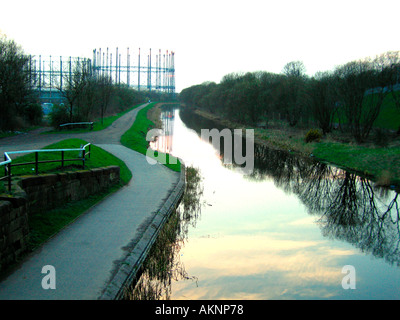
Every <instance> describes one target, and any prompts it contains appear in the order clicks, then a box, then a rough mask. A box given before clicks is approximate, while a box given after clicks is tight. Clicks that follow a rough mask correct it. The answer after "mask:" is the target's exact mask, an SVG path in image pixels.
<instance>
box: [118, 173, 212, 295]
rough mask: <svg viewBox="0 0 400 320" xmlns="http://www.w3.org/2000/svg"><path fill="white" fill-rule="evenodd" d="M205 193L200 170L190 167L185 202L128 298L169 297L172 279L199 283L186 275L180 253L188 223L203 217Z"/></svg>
mask: <svg viewBox="0 0 400 320" xmlns="http://www.w3.org/2000/svg"><path fill="white" fill-rule="evenodd" d="M202 195H203V184H202V178H201V174H200V171H199V169H196V168H192V167H187V168H186V186H185V193H184V196H183V198H182V201H181V203H180V204H179V206H178V208H176V210H175V211H174V212H173V213H172V214H171V217H170V218H169V220H168V221H167V223H166V224H165V225H164V227H163V228H162V230H161V232H160V234H159V236H158V238H157V240H156V242H155V243H154V245H153V247H152V248H151V250H150V252H149V255H148V257H147V258H146V260H145V262H144V264H143V267H142V270H141V275H140V277H139V279H138V281H136V282H135V283H133V284H132V285H131V287H130V288H129V289H128V290H127V291H126V294H125V299H127V300H163V299H169V298H170V294H171V281H172V280H176V281H178V280H181V279H187V280H192V281H196V282H197V278H196V277H195V276H189V275H188V274H187V272H186V270H185V267H184V265H183V263H182V262H181V261H180V255H179V252H180V250H181V248H182V247H183V246H184V244H185V242H186V240H187V237H188V228H189V226H193V227H195V226H196V222H197V220H198V219H199V217H200V214H201V208H202V206H203V205H204V201H202V200H201V199H202Z"/></svg>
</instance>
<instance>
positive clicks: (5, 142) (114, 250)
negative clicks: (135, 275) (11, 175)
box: [0, 105, 180, 300]
mask: <svg viewBox="0 0 400 320" xmlns="http://www.w3.org/2000/svg"><path fill="white" fill-rule="evenodd" d="M145 106H146V105H143V106H141V107H139V108H137V109H135V110H133V111H131V112H129V113H127V114H126V115H124V116H123V117H121V118H120V119H119V120H117V121H116V122H114V124H113V125H112V126H111V127H110V128H108V129H105V130H103V131H98V132H90V133H81V134H71V135H65V134H63V135H61V134H60V135H41V134H39V133H38V132H34V133H31V134H27V135H24V136H22V137H21V136H14V137H9V138H6V139H2V140H0V144H1V146H0V151H1V152H3V149H4V150H5V151H12V148H10V147H15V149H19V150H21V149H22V148H23V149H36V148H41V147H43V146H46V145H48V144H50V143H53V142H56V141H59V140H62V139H66V138H70V137H79V138H82V139H84V140H87V141H88V142H91V143H94V144H96V145H98V146H99V147H101V148H103V149H105V150H107V151H108V152H110V153H113V154H115V155H116V156H117V157H119V158H120V159H122V160H123V161H124V162H125V163H126V164H127V166H128V168H129V169H130V170H131V171H132V174H133V178H132V180H131V182H130V183H129V184H128V185H127V186H125V187H123V188H122V189H120V190H119V191H117V192H116V193H114V194H112V195H110V196H108V197H107V198H106V199H104V200H103V201H102V202H100V203H98V204H97V205H95V206H94V207H92V208H91V209H90V210H88V211H87V212H86V213H84V214H83V215H81V216H80V217H79V218H78V219H77V220H76V221H75V222H73V223H72V224H70V225H68V226H67V227H66V228H64V229H63V230H62V231H61V232H59V233H58V234H57V235H56V236H54V237H53V238H52V239H50V240H49V241H48V242H46V243H45V244H44V245H43V246H42V247H41V248H39V249H38V250H36V251H35V252H34V253H32V254H30V255H29V256H28V257H27V258H26V259H25V260H24V261H23V262H22V263H21V264H20V266H19V267H18V268H17V269H16V270H15V271H14V272H13V273H12V274H11V275H9V276H8V277H7V278H5V279H4V280H3V281H2V282H0V299H2V300H5V299H13V300H14V299H18V300H27V299H35V300H36V299H40V300H46V299H52V300H55V299H57V300H58V299H63V300H72V299H77V300H84V299H90V300H92V299H98V298H99V297H100V296H101V295H102V294H103V292H104V290H105V289H106V287H107V285H108V284H109V282H110V280H111V279H112V277H113V276H114V275H115V274H116V272H117V271H118V267H119V265H120V264H121V263H123V261H124V259H125V258H126V256H127V255H128V254H129V252H130V251H131V250H132V248H133V247H134V245H135V243H137V242H138V241H139V239H140V237H141V235H142V234H143V233H144V231H145V230H146V229H147V227H148V226H149V225H150V223H151V221H152V219H153V217H154V213H155V212H157V210H158V209H159V208H160V207H161V206H162V205H163V203H164V201H165V199H166V198H167V197H168V195H169V193H170V191H171V190H172V189H173V188H174V187H175V185H176V184H177V183H178V180H179V176H180V174H179V173H177V172H173V171H171V170H169V169H168V168H166V167H165V166H163V165H160V164H156V165H154V166H153V165H149V164H148V163H147V161H146V158H145V156H143V155H142V154H139V153H137V152H135V151H133V150H131V149H128V148H126V147H124V146H122V145H121V144H120V142H119V138H120V136H121V134H122V133H124V132H125V131H126V130H127V129H129V128H130V126H131V125H132V123H133V121H134V119H135V117H136V114H137V112H138V111H139V110H140V109H141V108H143V107H145ZM45 265H51V266H53V267H54V268H55V273H56V277H55V280H56V282H55V283H56V288H55V289H47V290H45V289H43V288H42V279H43V278H44V277H45V276H46V274H44V273H42V267H43V266H45Z"/></svg>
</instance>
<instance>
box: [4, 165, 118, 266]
mask: <svg viewBox="0 0 400 320" xmlns="http://www.w3.org/2000/svg"><path fill="white" fill-rule="evenodd" d="M119 176H120V172H119V167H118V166H110V167H104V168H97V169H92V170H81V171H75V172H72V171H71V172H64V173H56V174H44V175H38V176H28V177H22V178H21V179H20V180H19V181H14V182H13V189H14V192H13V194H12V196H8V195H3V196H1V195H0V271H2V270H4V269H5V268H6V267H7V266H8V265H10V264H12V263H14V262H16V261H17V260H18V259H19V258H20V257H21V256H22V254H23V253H24V252H25V251H26V250H27V244H28V239H29V225H28V219H29V216H32V215H34V214H35V213H37V212H43V211H46V210H50V209H54V208H57V207H59V206H62V205H63V204H66V203H67V202H70V201H76V200H82V199H85V198H87V197H89V196H90V195H93V194H96V193H98V192H101V191H105V190H107V189H108V188H109V187H111V186H113V185H115V184H117V183H118V182H119Z"/></svg>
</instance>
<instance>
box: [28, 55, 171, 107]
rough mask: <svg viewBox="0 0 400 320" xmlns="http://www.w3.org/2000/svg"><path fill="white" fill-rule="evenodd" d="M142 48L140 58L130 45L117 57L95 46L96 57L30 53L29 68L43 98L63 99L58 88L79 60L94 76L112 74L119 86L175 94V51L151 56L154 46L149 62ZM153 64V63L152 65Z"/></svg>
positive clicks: (112, 78) (71, 72)
mask: <svg viewBox="0 0 400 320" xmlns="http://www.w3.org/2000/svg"><path fill="white" fill-rule="evenodd" d="M141 58H142V57H141V54H140V48H139V50H138V55H137V60H135V59H133V58H132V57H131V54H130V53H129V48H127V51H126V56H123V55H122V54H121V53H119V52H118V48H116V52H115V56H114V59H113V55H112V53H111V51H110V50H109V48H107V49H106V50H103V51H102V50H101V49H94V50H93V59H88V58H80V57H62V56H60V57H54V56H41V55H39V56H30V57H29V71H30V73H31V75H32V76H33V77H35V83H36V90H37V91H39V95H40V97H41V99H42V100H48V101H50V100H52V101H53V100H57V99H58V98H59V99H61V97H60V95H59V90H60V89H62V88H63V87H64V86H65V79H66V77H69V78H71V77H72V74H73V68H74V65H75V64H76V63H77V62H79V63H81V64H82V65H84V66H86V67H87V68H88V70H89V71H90V72H91V74H93V75H94V76H105V75H106V76H109V77H110V79H111V80H112V81H113V82H114V83H115V84H119V85H126V86H129V87H133V88H135V89H137V90H139V91H141V90H147V91H149V92H151V91H156V92H165V93H168V94H171V95H172V96H174V95H175V53H174V52H173V51H170V52H169V51H166V53H164V54H161V49H160V50H159V52H158V54H157V55H156V56H155V63H154V57H153V56H152V53H151V49H150V51H149V54H148V55H147V62H146V61H144V62H143V59H142V60H141ZM152 63H153V64H152Z"/></svg>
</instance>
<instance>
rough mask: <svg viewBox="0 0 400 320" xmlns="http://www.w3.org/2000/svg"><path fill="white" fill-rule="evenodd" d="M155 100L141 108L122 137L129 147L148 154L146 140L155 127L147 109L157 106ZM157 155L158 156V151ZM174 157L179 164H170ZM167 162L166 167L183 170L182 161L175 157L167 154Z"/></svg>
mask: <svg viewBox="0 0 400 320" xmlns="http://www.w3.org/2000/svg"><path fill="white" fill-rule="evenodd" d="M155 104H156V103H155V102H153V103H151V104H149V105H148V106H147V107H145V108H143V109H142V110H140V111H139V112H138V114H137V116H136V120H135V122H134V123H133V125H132V127H131V128H130V129H129V130H128V131H127V132H125V133H124V134H123V135H122V137H121V143H122V145H124V146H125V147H127V148H130V149H132V150H135V151H137V152H140V153H141V154H144V155H145V154H146V152H147V148H148V146H149V142H148V141H147V140H146V134H147V132H148V131H149V130H150V129H151V128H154V123H153V122H152V121H150V120H149V119H148V118H147V111H148V110H149V109H150V108H152V107H154V106H155ZM155 155H156V156H157V155H158V153H157V152H156V153H155ZM170 157H171V158H173V159H174V160H177V161H173V162H177V164H170V163H169V159H170ZM166 159H167V164H165V166H166V167H168V168H170V169H171V170H174V171H177V172H180V170H181V163H180V161H179V160H178V159H176V158H175V157H172V156H170V155H169V154H166Z"/></svg>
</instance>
